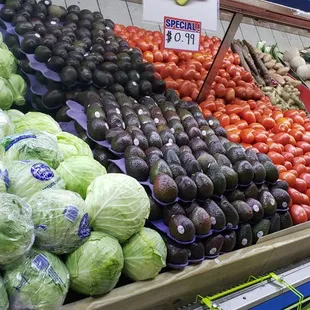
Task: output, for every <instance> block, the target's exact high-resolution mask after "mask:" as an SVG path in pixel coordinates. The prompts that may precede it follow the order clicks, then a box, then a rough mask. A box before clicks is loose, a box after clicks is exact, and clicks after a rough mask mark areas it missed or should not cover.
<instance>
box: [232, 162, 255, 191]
mask: <svg viewBox="0 0 310 310" xmlns="http://www.w3.org/2000/svg"><path fill="white" fill-rule="evenodd" d="M234 170H235V171H236V172H237V173H238V180H239V184H240V185H249V184H250V183H251V182H252V180H253V177H254V171H253V168H252V165H251V164H250V163H249V162H248V161H247V160H241V161H238V162H237V163H235V165H234Z"/></svg>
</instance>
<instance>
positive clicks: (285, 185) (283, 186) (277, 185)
mask: <svg viewBox="0 0 310 310" xmlns="http://www.w3.org/2000/svg"><path fill="white" fill-rule="evenodd" d="M276 188H280V189H283V190H285V191H288V188H289V186H288V183H287V182H286V181H283V180H277V181H276V183H275V184H273V185H272V186H271V187H270V191H271V190H273V189H276Z"/></svg>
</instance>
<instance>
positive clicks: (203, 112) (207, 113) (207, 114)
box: [202, 109, 212, 118]
mask: <svg viewBox="0 0 310 310" xmlns="http://www.w3.org/2000/svg"><path fill="white" fill-rule="evenodd" d="M202 114H203V117H204V118H207V117H208V116H212V112H211V111H210V110H208V109H203V110H202Z"/></svg>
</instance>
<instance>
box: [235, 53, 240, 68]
mask: <svg viewBox="0 0 310 310" xmlns="http://www.w3.org/2000/svg"><path fill="white" fill-rule="evenodd" d="M234 64H235V65H240V56H239V55H238V54H237V53H234Z"/></svg>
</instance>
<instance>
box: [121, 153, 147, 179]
mask: <svg viewBox="0 0 310 310" xmlns="http://www.w3.org/2000/svg"><path fill="white" fill-rule="evenodd" d="M125 165H126V172H127V174H128V175H129V176H131V177H133V178H135V179H136V180H138V181H146V180H147V179H148V177H149V171H150V169H149V166H148V165H147V163H146V162H145V161H144V160H143V159H142V158H140V157H129V158H126V159H125Z"/></svg>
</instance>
